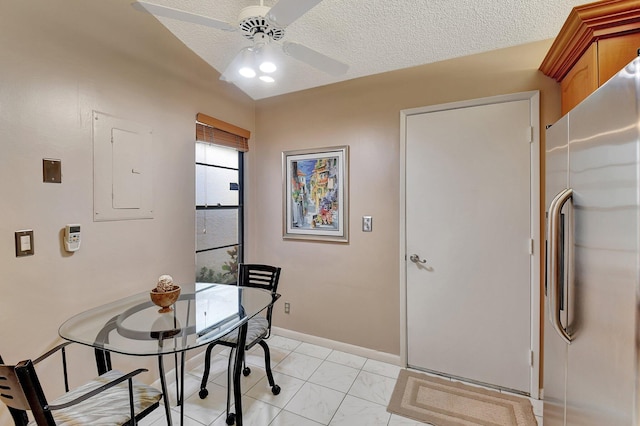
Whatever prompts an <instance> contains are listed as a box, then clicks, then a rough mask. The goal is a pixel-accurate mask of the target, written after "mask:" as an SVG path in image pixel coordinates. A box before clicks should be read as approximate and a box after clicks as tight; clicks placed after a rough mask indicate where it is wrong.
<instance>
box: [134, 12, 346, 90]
mask: <svg viewBox="0 0 640 426" xmlns="http://www.w3.org/2000/svg"><path fill="white" fill-rule="evenodd" d="M321 1H322V0H279V1H278V2H277V3H276V4H275V5H274V6H273V7H268V6H264V3H263V0H260V5H255V6H248V7H245V8H244V9H242V10H241V11H240V14H239V16H238V22H237V23H236V24H231V23H227V22H224V21H219V20H217V19H213V18H209V17H206V16H202V15H197V14H194V13H191V12H186V11H184V10H179V9H174V8H171V7H167V6H161V5H158V4H153V3H148V2H146V1H135V2H133V3H132V6H133V7H134V8H135V9H136V10H139V11H143V12H148V13H150V14H152V15H154V16H162V17H166V18H171V19H176V20H179V21H184V22H190V23H194V24H198V25H204V26H207V27H211V28H216V29H219V30H223V31H239V32H240V33H241V34H242V36H244V37H245V38H246V39H248V40H250V41H252V42H253V44H252V45H251V46H248V47H244V48H243V49H241V50H240V52H239V53H238V54H237V55H236V56H235V58H234V59H233V60H232V61H231V63H230V64H229V65H228V66H227V68H226V69H225V71H224V72H223V73H222V75H221V76H220V79H221V80H225V81H228V82H234V81H237V80H238V79H240V78H241V77H244V78H253V77H256V76H258V77H259V78H260V79H261V80H262V81H265V82H273V81H275V80H274V78H273V77H272V75H273V73H274V72H275V71H276V69H277V62H278V61H277V56H278V55H279V54H281V52H284V53H285V54H287V55H289V56H291V57H292V58H294V59H297V60H299V61H301V62H304V63H306V64H308V65H310V66H312V67H314V68H316V69H318V70H320V71H323V72H326V73H328V74H331V75H334V76H337V75H342V74H345V73H346V72H347V70H348V69H349V66H348V65H347V64H345V63H343V62H340V61H338V60H336V59H333V58H330V57H328V56H326V55H324V54H322V53H320V52H317V51H315V50H313V49H311V48H309V47H307V46H304V45H302V44H299V43H294V42H289V41H283V42H282V44H280V43H276V42H278V41H279V40H281V39H282V38H283V37H284V35H285V30H286V27H287V26H288V25H290V24H291V23H293V22H294V21H296V20H297V19H298V18H300V17H301V16H302V15H304V14H305V13H307V12H308V11H309V10H311V9H312V8H313V7H314V6H316V5H317V4H318V3H320V2H321Z"/></svg>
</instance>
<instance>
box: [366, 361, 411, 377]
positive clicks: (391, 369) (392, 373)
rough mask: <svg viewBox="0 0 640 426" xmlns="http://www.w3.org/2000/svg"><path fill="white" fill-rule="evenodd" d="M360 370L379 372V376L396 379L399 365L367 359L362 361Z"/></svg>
mask: <svg viewBox="0 0 640 426" xmlns="http://www.w3.org/2000/svg"><path fill="white" fill-rule="evenodd" d="M362 370H364V371H368V372H369V373H375V374H379V375H381V376H386V377H390V378H392V379H394V380H395V379H397V378H398V374H399V373H400V370H402V368H401V367H399V366H397V365H393V364H388V363H386V362H380V361H375V360H373V359H368V360H367V362H365V363H364V366H363V367H362Z"/></svg>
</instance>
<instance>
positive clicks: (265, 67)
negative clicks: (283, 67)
mask: <svg viewBox="0 0 640 426" xmlns="http://www.w3.org/2000/svg"><path fill="white" fill-rule="evenodd" d="M277 69H278V67H276V64H274V63H273V62H271V61H264V62H263V63H261V64H260V71H262V72H266V73H269V74H270V73H272V72H275V70H277Z"/></svg>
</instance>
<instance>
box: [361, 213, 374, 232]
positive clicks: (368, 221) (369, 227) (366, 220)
mask: <svg viewBox="0 0 640 426" xmlns="http://www.w3.org/2000/svg"><path fill="white" fill-rule="evenodd" d="M371 231H373V218H372V217H371V216H362V232H371Z"/></svg>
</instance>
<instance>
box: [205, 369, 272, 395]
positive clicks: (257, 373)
mask: <svg viewBox="0 0 640 426" xmlns="http://www.w3.org/2000/svg"><path fill="white" fill-rule="evenodd" d="M266 375H267V373H265V371H264V368H260V367H258V366H256V365H252V366H251V374H249V375H248V376H245V375H244V374H242V373H241V374H240V389H241V390H242V393H243V394H244V393H245V392H246V391H247V390H248V389H251V388H252V387H254V386H255V385H256V383H258V382H259V381H260V380H262V378H263V377H266ZM227 380H228V378H227V372H226V371H225V372H224V374H220V375H218V376H217V377H216V378H215V379H213V383H215V384H217V385H220V386H222V387H224V388H226V387H227ZM231 393H232V395H233V377H231Z"/></svg>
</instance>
